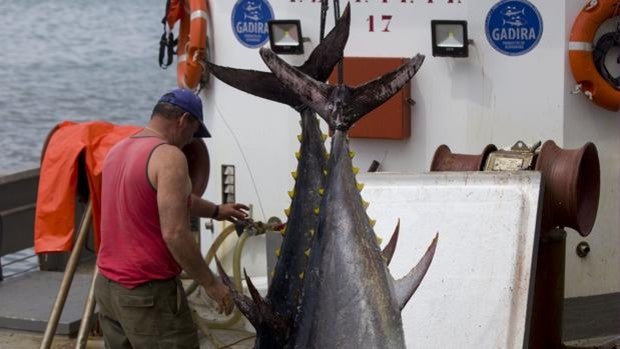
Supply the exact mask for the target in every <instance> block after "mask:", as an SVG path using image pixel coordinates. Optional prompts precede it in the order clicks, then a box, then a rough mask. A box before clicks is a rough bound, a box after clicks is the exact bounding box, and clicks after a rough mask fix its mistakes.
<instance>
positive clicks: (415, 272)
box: [394, 234, 439, 310]
mask: <svg viewBox="0 0 620 349" xmlns="http://www.w3.org/2000/svg"><path fill="white" fill-rule="evenodd" d="M438 238H439V234H436V235H435V238H434V239H433V242H432V243H431V244H430V246H429V247H428V249H427V250H426V253H424V256H422V259H420V261H419V262H418V264H417V265H416V266H415V267H414V268H413V269H411V271H409V273H408V274H407V275H405V277H403V278H402V279H399V280H397V281H396V282H395V284H394V288H395V291H396V295H395V296H396V302H397V304H398V307H399V309H401V310H402V309H403V308H404V307H405V305H406V304H407V302H408V301H409V299H410V298H411V296H413V293H414V292H415V290H417V288H418V286H420V283H421V282H422V279H423V278H424V275H426V271H427V270H428V268H429V266H430V265H431V262H432V261H433V256H435V249H436V248H437V239H438Z"/></svg>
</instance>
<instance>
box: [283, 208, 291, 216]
mask: <svg viewBox="0 0 620 349" xmlns="http://www.w3.org/2000/svg"><path fill="white" fill-rule="evenodd" d="M284 214H285V215H286V216H287V217H288V215H290V214H291V208H290V207H289V208H285V209H284Z"/></svg>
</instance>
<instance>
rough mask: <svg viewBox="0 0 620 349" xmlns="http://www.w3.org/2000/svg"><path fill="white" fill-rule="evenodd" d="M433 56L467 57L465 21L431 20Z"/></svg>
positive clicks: (467, 44) (467, 41) (467, 42)
mask: <svg viewBox="0 0 620 349" xmlns="http://www.w3.org/2000/svg"><path fill="white" fill-rule="evenodd" d="M431 33H432V37H433V56H435V57H437V56H439V57H467V56H469V48H468V46H469V40H468V39H467V21H455V20H432V21H431Z"/></svg>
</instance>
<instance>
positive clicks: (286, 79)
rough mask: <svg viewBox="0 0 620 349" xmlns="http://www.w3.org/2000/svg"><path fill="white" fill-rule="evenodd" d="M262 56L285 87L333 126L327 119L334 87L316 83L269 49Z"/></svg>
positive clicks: (264, 50)
mask: <svg viewBox="0 0 620 349" xmlns="http://www.w3.org/2000/svg"><path fill="white" fill-rule="evenodd" d="M260 55H261V57H262V58H263V61H264V62H265V64H267V66H268V67H269V69H271V71H272V72H273V73H274V74H275V76H276V77H277V78H278V79H279V80H280V82H282V84H283V85H284V86H285V87H287V88H289V89H291V90H292V92H293V93H295V94H296V95H297V96H298V97H299V99H300V100H301V102H302V103H304V104H305V105H307V106H308V107H310V108H311V109H312V110H314V111H315V112H317V113H318V114H319V115H320V116H321V117H322V118H323V119H325V121H326V122H327V124H328V125H332V121H331V120H328V119H326V118H327V116H328V115H330V114H329V112H330V110H329V107H328V103H327V102H328V100H329V96H330V94H331V91H332V90H333V89H334V86H330V85H327V84H325V83H322V82H320V81H316V80H314V79H312V78H311V77H309V76H307V75H305V74H304V73H302V72H301V71H299V70H298V69H295V68H294V67H291V66H290V65H289V64H288V63H286V62H284V61H283V60H282V59H281V58H280V57H278V56H277V55H276V54H275V53H273V51H271V50H270V49H268V48H265V47H263V48H261V49H260Z"/></svg>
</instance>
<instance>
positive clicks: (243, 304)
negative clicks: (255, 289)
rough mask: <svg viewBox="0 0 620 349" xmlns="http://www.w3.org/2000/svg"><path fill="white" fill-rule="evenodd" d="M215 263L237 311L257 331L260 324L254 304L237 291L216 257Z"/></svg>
mask: <svg viewBox="0 0 620 349" xmlns="http://www.w3.org/2000/svg"><path fill="white" fill-rule="evenodd" d="M215 263H216V264H217V270H218V272H219V273H220V278H222V282H223V283H224V285H226V286H227V287H228V288H229V289H230V293H231V294H232V298H233V301H235V304H236V305H237V308H239V311H241V313H242V314H243V315H245V317H246V318H248V320H250V322H251V323H252V325H254V327H255V328H257V329H258V328H259V326H260V322H261V319H260V314H259V310H258V307H257V306H256V305H255V304H254V302H252V299H250V297H248V296H245V295H243V294H242V293H240V292H239V290H237V288H236V287H235V285H234V284H233V282H232V281H231V280H230V278H229V277H228V275H227V274H226V272H225V271H224V268H222V264H221V263H220V260H219V259H218V258H217V257H215Z"/></svg>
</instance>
